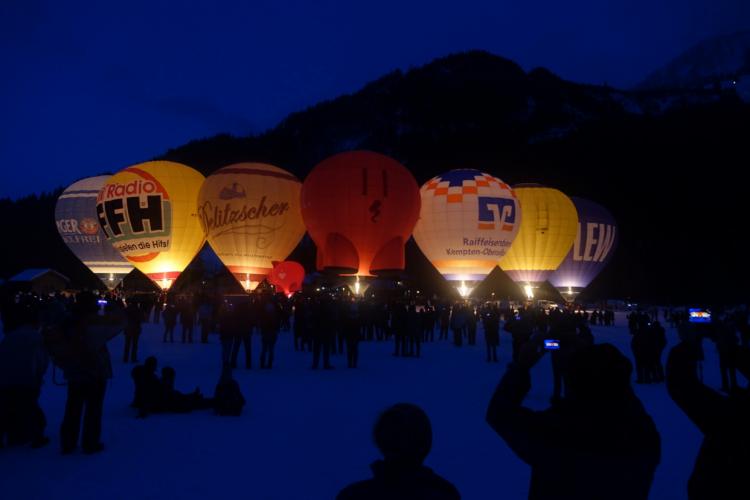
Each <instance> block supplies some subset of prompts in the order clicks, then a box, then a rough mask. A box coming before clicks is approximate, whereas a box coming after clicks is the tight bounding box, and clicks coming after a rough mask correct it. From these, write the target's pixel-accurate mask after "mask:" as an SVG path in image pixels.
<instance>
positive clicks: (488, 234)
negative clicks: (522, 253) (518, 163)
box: [414, 169, 521, 296]
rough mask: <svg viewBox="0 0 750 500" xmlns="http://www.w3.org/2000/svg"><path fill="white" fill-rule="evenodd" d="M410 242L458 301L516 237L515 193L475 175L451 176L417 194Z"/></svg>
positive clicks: (453, 173) (475, 172)
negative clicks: (418, 204)
mask: <svg viewBox="0 0 750 500" xmlns="http://www.w3.org/2000/svg"><path fill="white" fill-rule="evenodd" d="M420 194H421V195H422V209H421V211H420V217H419V221H418V222H417V225H416V227H415V228H414V240H415V241H416V242H417V245H418V246H419V249H420V250H422V253H424V254H425V256H426V257H427V259H428V260H429V261H430V262H431V263H432V265H433V266H435V268H436V269H437V270H438V272H439V273H440V274H442V275H443V277H444V278H445V279H446V280H448V281H451V282H455V285H456V288H457V289H458V291H459V293H460V294H461V295H462V296H466V295H468V294H469V293H471V290H472V289H473V288H474V286H475V285H476V284H478V283H479V282H481V281H482V280H483V279H484V278H485V277H486V276H487V275H488V274H489V273H490V272H491V271H492V270H493V269H494V268H495V266H496V265H497V261H498V260H499V259H501V258H502V257H503V256H504V255H505V254H506V252H507V251H508V249H509V248H510V247H511V243H513V240H514V239H515V237H516V234H517V233H518V230H519V227H520V226H521V211H520V205H519V202H518V200H517V199H516V195H515V193H514V192H513V190H512V189H511V188H510V186H508V185H507V184H505V183H504V182H503V181H501V180H500V179H498V178H497V177H493V176H491V175H489V174H485V173H483V172H480V171H479V170H471V169H460V170H451V171H450V172H447V173H445V174H442V175H439V176H437V177H435V178H433V179H431V180H430V181H428V182H427V183H426V184H425V185H424V186H422V189H421V190H420Z"/></svg>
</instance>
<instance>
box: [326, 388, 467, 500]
mask: <svg viewBox="0 0 750 500" xmlns="http://www.w3.org/2000/svg"><path fill="white" fill-rule="evenodd" d="M373 437H374V438H375V444H376V445H377V447H378V449H379V450H380V452H381V453H382V454H383V460H377V461H376V462H374V463H373V464H372V465H371V466H370V467H371V468H372V472H373V476H374V477H373V478H372V479H366V480H364V481H358V482H356V483H353V484H351V485H349V486H347V487H346V488H344V489H343V490H341V491H340V492H339V494H338V496H337V497H336V499H337V500H369V499H373V500H375V499H378V500H380V499H384V498H387V499H389V500H407V499H408V500H412V499H418V498H425V499H426V498H429V499H431V500H454V499H459V498H461V495H460V494H459V492H458V490H457V489H456V487H455V486H453V485H452V484H451V483H450V482H448V481H447V480H445V479H443V478H442V477H440V476H438V475H437V474H435V473H434V472H432V470H431V469H429V468H427V467H425V466H424V465H422V462H424V459H425V458H426V457H427V455H428V454H429V453H430V448H432V426H431V425H430V419H429V418H428V417H427V415H426V414H425V412H424V411H423V410H422V409H421V408H419V407H418V406H416V405H413V404H409V403H399V404H396V405H394V406H391V407H390V408H388V409H387V410H385V411H384V412H383V413H382V414H381V415H380V417H378V419H377V421H376V422H375V428H374V429H373Z"/></svg>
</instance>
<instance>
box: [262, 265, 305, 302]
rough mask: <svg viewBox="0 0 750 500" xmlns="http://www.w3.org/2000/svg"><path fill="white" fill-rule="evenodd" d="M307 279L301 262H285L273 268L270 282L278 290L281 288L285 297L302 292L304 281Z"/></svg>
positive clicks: (269, 276)
mask: <svg viewBox="0 0 750 500" xmlns="http://www.w3.org/2000/svg"><path fill="white" fill-rule="evenodd" d="M304 279H305V268H304V267H302V264H300V263H299V262H294V261H293V260H285V261H284V262H278V263H276V265H275V266H273V270H272V271H271V274H269V275H268V282H269V283H271V284H272V285H273V286H275V287H276V288H280V289H281V291H283V292H284V295H287V296H289V295H291V294H293V293H294V292H296V291H298V290H302V280H304Z"/></svg>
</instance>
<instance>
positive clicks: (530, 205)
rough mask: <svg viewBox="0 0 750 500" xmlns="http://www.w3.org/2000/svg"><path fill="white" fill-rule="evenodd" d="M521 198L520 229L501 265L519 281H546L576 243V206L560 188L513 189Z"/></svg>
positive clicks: (523, 187) (526, 187)
mask: <svg viewBox="0 0 750 500" xmlns="http://www.w3.org/2000/svg"><path fill="white" fill-rule="evenodd" d="M514 191H515V193H516V196H517V197H518V199H519V200H520V201H521V211H522V212H523V221H522V222H521V229H520V230H519V232H518V235H517V236H516V239H515V240H514V241H513V245H512V246H511V247H510V250H509V251H508V253H506V254H505V257H503V258H502V259H501V260H500V268H501V269H502V270H503V271H505V272H506V274H508V276H510V278H511V279H512V280H513V281H515V282H516V283H539V282H542V281H545V280H546V279H547V278H548V277H549V276H550V274H552V272H553V271H554V270H555V269H557V267H558V266H559V265H560V263H561V262H562V261H563V259H564V258H565V256H566V255H567V254H568V252H569V251H570V248H571V247H572V246H573V240H574V239H575V236H576V227H577V226H578V213H577V212H576V208H575V205H573V202H572V201H571V200H570V198H568V197H567V196H566V195H565V194H563V193H562V192H561V191H558V190H557V189H552V188H548V187H543V186H539V185H528V184H526V185H524V184H522V185H519V186H516V187H515V188H514Z"/></svg>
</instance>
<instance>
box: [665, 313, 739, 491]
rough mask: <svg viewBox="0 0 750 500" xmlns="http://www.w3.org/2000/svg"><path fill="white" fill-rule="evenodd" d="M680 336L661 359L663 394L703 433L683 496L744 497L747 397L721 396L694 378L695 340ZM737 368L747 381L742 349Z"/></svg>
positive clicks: (697, 351) (737, 394)
mask: <svg viewBox="0 0 750 500" xmlns="http://www.w3.org/2000/svg"><path fill="white" fill-rule="evenodd" d="M688 328H690V327H688ZM685 333H686V332H681V337H682V338H683V342H681V343H680V344H678V345H677V346H675V347H674V348H673V349H672V351H671V352H670V353H669V357H668V359H667V391H668V392H669V395H670V397H671V398H672V400H674V402H675V403H676V404H677V406H679V407H680V408H681V409H682V411H683V412H685V414H686V415H687V416H688V418H690V420H691V421H692V422H693V423H694V424H695V425H696V426H697V427H698V429H699V430H700V431H701V433H702V434H703V444H702V445H701V448H700V451H699V452H698V457H697V459H696V461H695V466H694V468H693V473H692V474H691V475H690V479H689V480H688V485H687V490H688V498H689V499H690V500H703V499H711V500H713V499H719V498H721V499H725V500H726V499H730V500H731V499H738V500H739V499H745V498H747V496H748V492H747V491H748V490H747V472H748V470H750V427H749V426H748V422H750V396H748V393H747V392H746V391H734V392H732V393H731V394H730V395H729V397H726V396H723V395H721V394H719V393H718V392H716V391H714V390H712V389H710V388H708V387H707V386H705V385H704V384H703V383H702V382H701V381H700V380H699V378H698V369H697V368H698V361H699V349H698V343H699V342H700V341H699V340H698V339H697V336H691V335H685ZM691 337H692V338H691ZM737 365H738V368H739V369H740V371H741V372H742V374H743V375H745V377H748V378H750V352H749V351H748V350H747V349H742V350H741V351H739V352H738V356H737Z"/></svg>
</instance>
